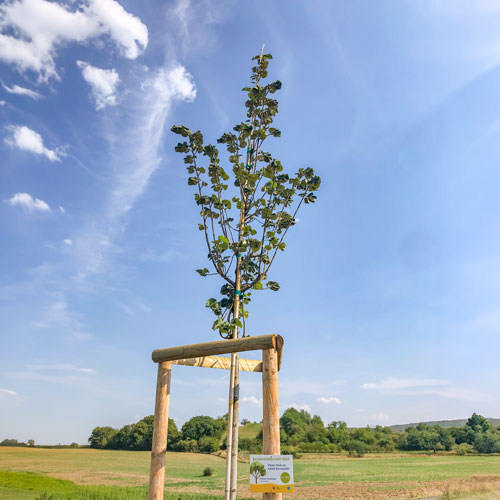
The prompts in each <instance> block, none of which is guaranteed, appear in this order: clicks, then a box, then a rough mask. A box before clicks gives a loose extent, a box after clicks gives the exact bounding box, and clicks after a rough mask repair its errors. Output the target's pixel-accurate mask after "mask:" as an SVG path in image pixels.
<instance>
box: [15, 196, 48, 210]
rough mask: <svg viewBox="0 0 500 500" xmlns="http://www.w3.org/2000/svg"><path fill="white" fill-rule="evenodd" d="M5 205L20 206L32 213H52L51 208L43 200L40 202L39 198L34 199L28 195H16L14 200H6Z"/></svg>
mask: <svg viewBox="0 0 500 500" xmlns="http://www.w3.org/2000/svg"><path fill="white" fill-rule="evenodd" d="M5 203H8V204H9V205H13V206H14V205H20V206H22V207H24V208H26V209H27V210H29V211H30V212H32V211H39V212H50V207H49V205H48V204H47V203H45V202H44V201H43V200H39V199H38V198H33V197H32V196H31V195H30V194H28V193H16V194H15V195H14V196H12V198H9V199H8V200H5Z"/></svg>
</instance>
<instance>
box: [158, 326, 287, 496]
mask: <svg viewBox="0 0 500 500" xmlns="http://www.w3.org/2000/svg"><path fill="white" fill-rule="evenodd" d="M283 344H284V341H283V338H282V337H281V336H279V335H259V336H255V337H244V338H240V339H231V340H221V341H217V342H205V343H203V344H193V345H185V346H179V347H170V348H167V349H156V350H154V351H153V354H152V359H153V361H154V362H155V363H158V377H157V383H156V403H155V416H154V430H153V445H152V451H151V469H150V475H149V496H148V500H163V492H164V483H165V455H166V452H167V438H168V410H169V403H170V386H171V374H172V364H178V365H187V366H201V367H205V368H219V369H225V370H229V369H230V368H231V358H227V357H220V356H216V355H217V354H232V353H236V352H246V351H254V350H262V361H257V360H252V359H240V360H239V369H240V370H243V371H251V372H261V373H262V389H263V453H264V454H266V455H279V453H280V427H279V406H278V372H279V369H280V367H281V359H282V353H283ZM281 498H282V495H281V493H264V494H263V499H264V500H281Z"/></svg>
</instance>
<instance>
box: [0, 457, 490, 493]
mask: <svg viewBox="0 0 500 500" xmlns="http://www.w3.org/2000/svg"><path fill="white" fill-rule="evenodd" d="M149 457H150V454H149V453H148V452H127V451H111V450H91V449H64V450H57V449H40V448H34V449H33V448H31V449H29V448H2V447H0V470H10V471H24V472H34V473H37V474H42V475H45V476H49V477H54V478H60V479H66V480H70V481H73V482H75V483H77V484H80V485H109V486H122V487H123V486H130V487H133V486H144V485H146V484H147V481H148V472H149ZM207 466H209V467H211V468H212V469H213V470H214V471H215V476H211V477H203V476H202V472H203V469H204V468H205V467H207ZM224 466H225V465H224V460H222V459H221V458H219V457H216V456H213V455H201V454H190V453H168V454H167V461H166V482H165V487H166V491H167V492H168V491H172V492H173V491H179V492H186V493H203V494H217V495H220V493H221V491H222V490H223V482H224ZM294 469H295V471H294V474H295V485H296V490H295V491H296V493H295V494H294V498H296V499H334V500H346V499H350V500H365V499H368V498H369V499H370V500H386V499H393V500H402V499H408V498H425V497H433V496H441V495H444V494H448V495H449V497H450V498H451V497H452V496H454V495H455V494H458V493H460V492H466V491H488V490H494V491H500V456H455V455H431V456H423V455H405V454H394V455H378V456H367V457H364V458H346V457H340V456H338V455H313V456H305V457H304V458H302V459H301V460H296V461H295V464H294ZM247 471H248V465H247V464H245V463H241V464H240V466H239V488H238V489H239V495H240V497H246V498H249V497H254V498H259V497H260V496H259V495H251V494H250V493H249V492H248V472H247ZM0 486H2V485H1V484H0ZM0 498H3V497H2V496H0Z"/></svg>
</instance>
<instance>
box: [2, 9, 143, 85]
mask: <svg viewBox="0 0 500 500" xmlns="http://www.w3.org/2000/svg"><path fill="white" fill-rule="evenodd" d="M0 30H1V31H2V33H0V60H3V61H4V62H6V63H10V64H14V65H15V66H16V67H17V68H18V69H19V70H21V71H26V70H32V71H34V72H36V73H37V74H38V76H39V79H40V80H42V81H47V80H48V79H49V78H51V77H54V78H58V74H57V70H56V64H55V57H56V55H57V49H58V47H59V46H61V45H64V44H66V43H70V42H78V43H84V42H86V41H87V40H91V39H94V38H97V37H100V36H102V35H108V36H109V38H110V39H111V40H112V41H113V42H114V44H115V45H116V46H117V47H118V49H119V50H120V52H121V53H122V54H123V55H124V56H125V57H127V58H129V59H135V58H136V57H138V56H139V54H140V53H141V52H142V51H143V50H144V49H145V48H146V46H147V44H148V29H147V27H146V25H145V24H143V23H142V22H141V20H140V19H139V18H138V17H136V16H134V15H132V14H130V13H129V12H127V11H126V10H125V9H124V8H123V7H122V6H121V5H120V4H119V3H118V2H117V1H116V0H86V1H83V2H79V4H78V6H77V8H76V10H74V11H70V10H68V8H67V5H65V4H63V3H59V2H54V1H47V0H14V1H11V2H8V3H5V4H4V5H3V6H1V7H0Z"/></svg>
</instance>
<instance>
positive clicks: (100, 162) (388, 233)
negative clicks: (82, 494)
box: [0, 0, 500, 443]
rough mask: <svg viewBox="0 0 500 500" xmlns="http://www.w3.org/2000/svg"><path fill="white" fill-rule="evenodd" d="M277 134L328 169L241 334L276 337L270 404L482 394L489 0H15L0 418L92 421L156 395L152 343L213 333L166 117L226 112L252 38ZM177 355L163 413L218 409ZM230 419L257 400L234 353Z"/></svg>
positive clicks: (288, 148)
mask: <svg viewBox="0 0 500 500" xmlns="http://www.w3.org/2000/svg"><path fill="white" fill-rule="evenodd" d="M262 43H265V44H266V51H268V52H270V53H272V54H273V56H274V60H273V61H272V64H271V78H279V79H280V80H282V81H283V89H282V90H281V91H280V93H279V94H278V99H279V101H280V113H279V115H278V120H277V122H278V126H279V128H280V129H281V130H282V132H283V136H282V138H281V139H280V140H278V141H275V142H274V144H273V145H272V148H271V150H272V152H273V154H274V155H275V156H276V157H277V158H279V159H280V160H281V161H282V163H283V164H284V165H285V166H286V168H287V169H289V170H290V171H295V170H296V169H298V168H300V167H304V166H313V167H314V168H315V170H316V171H317V172H318V173H319V175H321V177H322V180H323V182H322V186H321V189H320V191H319V193H318V202H317V203H316V204H315V205H312V206H307V207H305V208H304V210H303V211H302V213H301V214H300V222H299V223H298V224H297V225H296V227H294V229H293V232H291V233H290V236H289V238H288V248H287V251H286V252H284V253H283V254H281V255H280V256H279V257H280V260H279V261H277V262H276V264H275V266H274V270H273V272H272V279H276V280H277V281H279V282H280V284H281V290H280V292H278V293H272V292H263V293H262V294H261V295H258V296H257V297H256V298H255V300H254V301H253V302H252V307H251V317H250V320H251V321H250V323H249V332H250V333H251V334H254V335H256V334H264V333H280V334H281V335H282V336H283V337H284V338H285V342H286V344H285V354H284V363H283V368H282V370H281V373H280V384H281V385H280V390H281V392H280V397H281V401H280V405H281V409H282V410H283V409H285V408H287V407H289V406H292V405H294V406H296V407H299V408H305V409H308V410H309V411H311V412H312V413H315V414H319V415H320V416H321V417H322V418H323V419H324V420H325V422H330V421H332V420H345V421H347V422H348V424H349V425H356V426H360V425H375V424H395V423H404V422H410V421H418V420H428V419H451V418H463V417H467V416H470V414H471V413H472V412H473V411H476V412H479V413H482V414H483V415H486V416H492V417H498V416H500V401H499V399H498V396H497V395H498V393H499V390H500V380H499V376H498V373H497V371H498V370H497V366H498V360H497V357H498V356H497V352H498V350H499V349H500V341H499V335H498V334H499V331H500V316H499V314H498V310H499V305H500V286H499V283H500V257H499V256H500V226H499V222H498V213H499V209H500V198H499V197H498V195H497V193H498V187H497V186H498V185H499V182H498V181H499V180H500V179H499V177H500V173H499V172H500V170H499V168H498V158H499V156H500V155H499V153H500V151H499V150H500V142H499V140H498V139H499V134H500V118H499V117H500V99H499V98H498V97H499V95H500V91H499V89H500V66H499V63H500V8H499V7H498V5H497V4H496V2H473V3H471V2H466V1H453V2H452V1H430V0H422V1H419V2H401V1H395V0H394V1H384V2H377V4H376V5H372V6H371V7H370V8H369V9H368V8H367V4H366V2H360V1H349V2H345V1H344V2H342V1H335V2H331V1H326V0H325V1H319V0H314V1H308V2H286V3H285V2H277V1H266V2H264V1H255V2H253V3H252V8H251V9H249V8H248V7H245V8H242V4H241V3H239V2H234V1H230V0H224V1H219V2H215V1H211V0H202V1H198V2H196V1H194V0H175V1H168V2H159V1H154V0H151V1H149V2H138V1H132V0H130V1H124V0H121V1H120V2H117V1H116V0H99V1H98V0H85V1H82V0H75V1H67V2H63V1H62V0H57V1H55V0H54V1H51V2H48V1H46V0H11V1H7V2H4V3H3V4H2V5H1V6H0V76H1V82H0V102H1V104H0V154H1V157H2V162H1V169H0V175H1V182H0V227H1V228H2V233H1V242H2V245H1V250H0V252H1V254H0V256H1V258H0V276H1V280H0V318H1V319H0V322H1V323H0V332H1V349H0V440H1V439H4V438H11V437H13V438H17V439H20V440H27V439H31V438H33V439H35V441H36V442H39V443H58V442H61V443H69V442H71V441H77V442H79V443H85V442H86V440H87V438H88V436H89V434H90V431H91V430H92V428H93V427H95V426H97V425H112V426H116V427H118V426H122V425H124V424H128V423H132V422H134V421H136V420H137V419H139V418H142V417H143V416H145V415H148V414H151V413H152V411H153V405H154V400H153V399H154V385H155V370H156V367H155V365H154V364H153V363H152V362H151V360H150V354H151V351H152V350H153V349H155V348H159V347H168V346H174V345H180V344H188V343H195V342H203V341H209V340H217V336H216V334H215V333H213V332H212V331H211V329H210V325H211V322H212V317H211V312H210V311H209V310H207V309H205V307H204V303H205V301H206V299H207V298H209V297H211V296H216V294H217V291H218V289H219V287H220V282H219V281H218V279H217V278H215V277H214V278H201V277H199V276H198V275H197V274H196V273H195V271H194V270H195V269H196V268H200V267H204V266H205V265H206V264H207V263H206V250H205V248H204V246H203V245H204V242H203V240H202V238H201V237H200V233H199V232H198V230H197V223H198V213H197V209H196V206H195V205H194V203H193V200H192V192H191V190H190V188H189V187H188V186H187V185H186V171H185V169H184V165H183V163H182V158H181V156H180V155H178V154H176V153H175V152H174V151H173V147H174V145H175V144H176V142H177V140H176V139H177V138H176V137H175V136H173V134H171V133H170V132H169V129H170V127H171V126H172V125H173V124H174V123H175V124H186V125H187V126H189V127H190V128H191V129H201V130H202V131H203V132H204V134H205V136H206V137H207V139H208V140H210V141H212V142H214V141H215V140H216V139H217V138H218V137H219V136H220V135H221V134H222V133H223V132H224V131H227V130H229V129H230V128H231V127H232V126H233V125H234V124H235V123H237V122H239V121H240V120H241V119H242V117H243V109H244V108H243V102H244V94H242V93H241V92H240V89H241V88H242V87H243V86H245V85H246V84H247V83H248V76H249V70H250V58H251V57H252V56H253V55H255V54H256V53H257V52H258V51H259V50H260V47H261V45H262ZM227 378H228V374H227V373H226V372H223V371H217V370H203V369H194V368H188V367H177V366H176V367H174V373H173V387H172V400H171V415H172V416H173V417H174V418H175V419H176V421H177V423H178V424H182V422H184V421H185V420H186V419H187V418H189V417H190V416H193V415H197V414H208V415H212V416H217V415H222V414H224V413H225V412H226V399H227V383H228V380H227ZM241 396H242V403H241V417H242V418H249V419H251V420H260V418H261V416H260V415H261V397H262V396H261V388H260V379H259V377H258V376H257V375H255V374H242V392H241Z"/></svg>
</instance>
